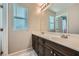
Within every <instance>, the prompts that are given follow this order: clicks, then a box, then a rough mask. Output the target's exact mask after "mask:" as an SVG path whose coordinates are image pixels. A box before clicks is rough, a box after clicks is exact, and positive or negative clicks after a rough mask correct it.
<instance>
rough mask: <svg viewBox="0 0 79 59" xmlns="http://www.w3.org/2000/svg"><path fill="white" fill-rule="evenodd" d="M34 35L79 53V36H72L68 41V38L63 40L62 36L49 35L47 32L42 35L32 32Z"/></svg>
mask: <svg viewBox="0 0 79 59" xmlns="http://www.w3.org/2000/svg"><path fill="white" fill-rule="evenodd" d="M32 34H35V35H37V36H40V37H43V38H46V39H47V40H50V41H53V42H56V43H58V44H61V45H63V46H66V47H69V48H71V49H74V50H76V51H79V35H70V36H69V37H68V38H67V39H66V38H61V35H62V34H57V33H47V32H46V33H45V34H41V33H40V32H32Z"/></svg>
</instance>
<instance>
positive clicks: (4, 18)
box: [2, 3, 8, 56]
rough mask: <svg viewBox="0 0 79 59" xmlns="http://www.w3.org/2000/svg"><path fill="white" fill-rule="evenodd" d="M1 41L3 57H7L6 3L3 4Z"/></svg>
mask: <svg viewBox="0 0 79 59" xmlns="http://www.w3.org/2000/svg"><path fill="white" fill-rule="evenodd" d="M2 5H3V18H2V19H3V39H2V51H3V54H2V55H3V56H7V55H8V3H3V4H2Z"/></svg>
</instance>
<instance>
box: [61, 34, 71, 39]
mask: <svg viewBox="0 0 79 59" xmlns="http://www.w3.org/2000/svg"><path fill="white" fill-rule="evenodd" d="M69 36H70V35H67V34H63V35H62V36H61V38H66V39H67V38H68V37H69Z"/></svg>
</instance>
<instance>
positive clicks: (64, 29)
mask: <svg viewBox="0 0 79 59" xmlns="http://www.w3.org/2000/svg"><path fill="white" fill-rule="evenodd" d="M61 18H62V31H63V32H64V33H66V32H67V18H66V16H61Z"/></svg>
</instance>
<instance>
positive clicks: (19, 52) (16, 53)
mask: <svg viewBox="0 0 79 59" xmlns="http://www.w3.org/2000/svg"><path fill="white" fill-rule="evenodd" d="M30 50H32V48H28V49H24V50H20V51H17V52H13V53H10V54H8V56H18V55H19V54H22V53H25V52H26V51H30Z"/></svg>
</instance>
